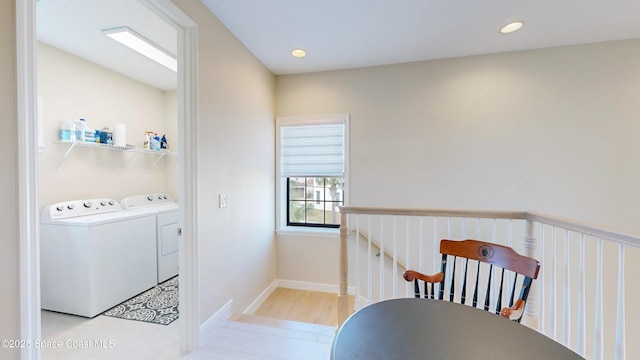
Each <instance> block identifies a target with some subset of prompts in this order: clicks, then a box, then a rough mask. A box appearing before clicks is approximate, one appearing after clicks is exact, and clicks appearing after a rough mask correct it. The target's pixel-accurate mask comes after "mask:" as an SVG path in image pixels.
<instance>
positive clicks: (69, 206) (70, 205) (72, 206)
mask: <svg viewBox="0 0 640 360" xmlns="http://www.w3.org/2000/svg"><path fill="white" fill-rule="evenodd" d="M74 207H76V206H75V205H73V204H69V205H67V209H69V210H73V208H74Z"/></svg>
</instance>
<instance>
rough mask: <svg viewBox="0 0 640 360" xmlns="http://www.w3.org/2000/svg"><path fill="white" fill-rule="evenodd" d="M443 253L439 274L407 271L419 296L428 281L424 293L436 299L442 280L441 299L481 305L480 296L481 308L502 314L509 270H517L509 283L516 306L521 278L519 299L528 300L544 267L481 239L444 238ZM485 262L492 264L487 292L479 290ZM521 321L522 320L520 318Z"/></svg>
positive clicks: (505, 247) (408, 278)
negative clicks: (458, 265)
mask: <svg viewBox="0 0 640 360" xmlns="http://www.w3.org/2000/svg"><path fill="white" fill-rule="evenodd" d="M440 253H441V254H442V265H441V272H440V273H439V274H435V275H423V274H420V273H417V272H415V271H410V270H409V271H407V273H405V279H406V280H407V281H413V282H414V287H415V295H416V297H422V296H421V294H420V287H419V284H418V280H422V281H424V291H423V292H424V297H425V298H435V295H436V294H435V291H434V287H435V286H434V285H435V284H436V283H439V284H440V286H439V290H438V292H437V298H438V299H439V300H444V299H445V297H448V301H454V299H456V298H458V299H459V302H460V303H462V304H467V305H471V306H473V307H478V298H479V297H480V301H484V303H482V304H481V308H482V309H484V310H486V311H492V312H495V313H496V314H499V313H500V312H501V310H502V307H503V306H502V299H503V293H504V290H503V289H504V288H505V286H504V281H505V272H506V273H507V274H508V273H509V272H512V273H513V276H512V278H513V280H512V283H511V284H508V285H507V287H508V288H510V290H509V291H510V295H509V302H508V303H509V304H508V306H509V307H512V306H513V304H514V299H515V292H516V289H517V288H518V284H519V283H520V281H521V284H522V285H521V286H520V294H519V296H518V299H522V300H523V301H524V302H525V303H526V300H527V297H528V295H529V290H530V288H531V283H532V281H533V279H536V278H537V277H538V271H539V270H540V263H539V262H538V261H537V260H535V259H532V258H529V257H526V256H523V255H520V254H518V253H517V252H515V250H513V249H512V248H510V247H508V246H503V245H498V244H492V243H488V242H483V241H478V240H463V241H456V240H442V241H441V242H440ZM458 258H461V259H463V260H462V263H463V265H464V269H461V270H458V269H456V263H457V261H456V260H457V259H458ZM450 264H451V265H450ZM481 264H485V265H483V266H487V265H486V264H488V267H489V269H488V276H485V277H486V286H485V287H484V294H480V291H479V287H480V286H479V285H480V283H481V281H482V278H483V276H481V275H480V274H481V270H480V268H481ZM447 271H449V274H450V275H447ZM456 271H463V274H462V276H461V277H460V275H458V274H457V273H456ZM494 272H495V275H494ZM498 272H499V273H498ZM474 273H475V276H474ZM496 278H497V279H499V289H498V290H497V292H496V294H494V297H496V303H495V308H494V309H490V303H491V297H492V295H491V291H492V288H493V286H492V285H493V283H492V282H493V281H495V280H494V279H496ZM447 279H449V281H448V283H446V281H447ZM468 279H471V282H473V284H471V285H470V284H468ZM457 280H461V281H462V284H461V286H457V284H456V281H457ZM470 286H472V287H473V289H472V290H473V294H472V296H471V299H470V300H469V298H468V296H467V295H468V293H469V290H470V289H469V287H470ZM458 289H459V290H460V294H459V297H457V296H456V295H457V294H456V291H457V290H458ZM482 295H484V296H482ZM482 297H484V299H482ZM523 306H524V305H523ZM518 321H520V319H519V318H518Z"/></svg>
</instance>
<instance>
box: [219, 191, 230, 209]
mask: <svg viewBox="0 0 640 360" xmlns="http://www.w3.org/2000/svg"><path fill="white" fill-rule="evenodd" d="M218 202H219V204H220V205H219V206H220V208H226V207H227V205H228V204H229V198H228V197H227V194H220V195H218Z"/></svg>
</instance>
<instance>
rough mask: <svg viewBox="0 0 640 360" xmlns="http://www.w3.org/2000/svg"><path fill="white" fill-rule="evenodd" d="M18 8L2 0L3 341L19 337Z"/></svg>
mask: <svg viewBox="0 0 640 360" xmlns="http://www.w3.org/2000/svg"><path fill="white" fill-rule="evenodd" d="M14 18H15V5H14V2H13V1H0V126H1V127H2V131H0V159H1V161H0V164H2V171H0V197H1V198H2V199H3V201H4V203H5V205H4V206H5V207H6V209H7V210H5V211H3V212H2V216H0V228H1V229H2V236H0V287H1V288H2V291H3V296H0V308H1V309H2V311H1V312H0V339H19V338H20V306H19V297H18V296H19V294H20V291H19V271H18V259H19V238H18V236H19V234H18V211H17V209H18V137H17V134H18V128H17V125H18V124H17V122H16V116H17V113H16V93H17V89H16V59H15V57H16V51H15V35H16V32H15V20H14ZM0 358H2V359H17V358H18V351H17V349H5V348H0Z"/></svg>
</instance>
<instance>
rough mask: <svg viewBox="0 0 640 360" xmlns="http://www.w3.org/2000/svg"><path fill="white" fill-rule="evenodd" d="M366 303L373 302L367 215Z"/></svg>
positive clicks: (369, 230)
mask: <svg viewBox="0 0 640 360" xmlns="http://www.w3.org/2000/svg"><path fill="white" fill-rule="evenodd" d="M367 234H368V235H369V241H368V243H367V302H372V301H373V257H372V256H373V254H372V253H371V237H372V233H371V215H367Z"/></svg>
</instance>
